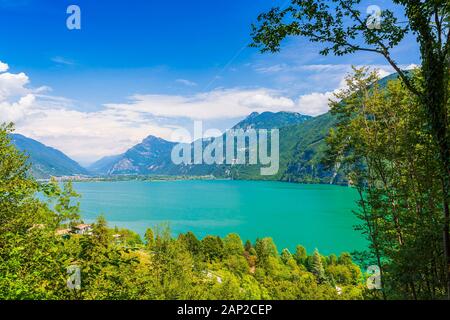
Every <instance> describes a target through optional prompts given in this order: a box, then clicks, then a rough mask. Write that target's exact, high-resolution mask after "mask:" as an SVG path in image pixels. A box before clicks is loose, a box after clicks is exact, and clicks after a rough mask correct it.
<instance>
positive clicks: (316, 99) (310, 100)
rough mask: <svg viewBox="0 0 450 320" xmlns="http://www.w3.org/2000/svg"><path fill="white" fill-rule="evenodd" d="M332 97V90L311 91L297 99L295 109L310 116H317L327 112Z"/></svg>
mask: <svg viewBox="0 0 450 320" xmlns="http://www.w3.org/2000/svg"><path fill="white" fill-rule="evenodd" d="M332 98H333V92H326V93H319V92H313V93H310V94H305V95H302V96H300V98H299V99H298V100H297V106H296V111H297V112H299V113H302V114H306V115H310V116H318V115H320V114H323V113H326V112H328V110H329V109H330V108H329V105H328V104H329V100H330V99H332Z"/></svg>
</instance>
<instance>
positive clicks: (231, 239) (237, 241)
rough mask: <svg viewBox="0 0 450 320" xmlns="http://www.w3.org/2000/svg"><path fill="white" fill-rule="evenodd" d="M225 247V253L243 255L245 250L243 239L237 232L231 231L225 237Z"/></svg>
mask: <svg viewBox="0 0 450 320" xmlns="http://www.w3.org/2000/svg"><path fill="white" fill-rule="evenodd" d="M223 247H224V253H225V255H242V254H243V252H244V245H243V244H242V240H241V238H240V237H239V235H238V234H236V233H230V234H229V235H227V236H226V237H225V238H224V239H223Z"/></svg>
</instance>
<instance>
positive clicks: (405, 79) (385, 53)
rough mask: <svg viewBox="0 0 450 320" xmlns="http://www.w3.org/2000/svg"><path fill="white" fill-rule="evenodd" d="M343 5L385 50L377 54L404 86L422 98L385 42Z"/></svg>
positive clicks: (342, 3)
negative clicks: (384, 59) (389, 66)
mask: <svg viewBox="0 0 450 320" xmlns="http://www.w3.org/2000/svg"><path fill="white" fill-rule="evenodd" d="M339 2H340V3H341V5H342V7H343V8H344V9H346V10H347V11H349V12H350V13H351V14H352V16H353V17H354V18H355V19H356V21H358V22H359V24H360V25H361V27H363V28H364V29H365V30H366V31H367V32H369V33H370V34H371V35H372V36H373V37H374V39H376V42H377V44H378V45H379V46H380V47H381V49H383V50H376V51H375V52H378V53H381V54H382V55H383V56H384V57H385V58H386V60H387V61H388V62H389V64H390V65H391V66H392V67H393V68H394V70H395V71H396V72H397V73H398V75H399V76H400V78H401V79H402V81H403V82H404V84H405V85H406V87H407V88H408V89H409V90H410V91H411V92H412V93H414V94H415V95H417V96H418V97H422V94H421V93H420V92H419V91H418V90H417V89H416V87H415V86H414V85H413V84H412V83H411V81H410V80H409V78H408V76H407V75H406V74H405V73H404V72H403V70H402V69H400V67H399V66H398V65H397V63H395V61H394V60H393V59H392V58H391V56H390V53H389V49H388V48H387V47H386V46H385V45H384V43H383V41H382V40H381V39H380V37H378V36H377V35H376V34H375V33H374V32H373V30H371V29H369V28H368V27H367V24H366V23H364V21H362V20H361V18H360V17H359V15H358V14H357V13H356V12H355V10H353V9H352V8H349V7H348V6H347V5H346V4H344V2H343V1H342V0H341V1H339Z"/></svg>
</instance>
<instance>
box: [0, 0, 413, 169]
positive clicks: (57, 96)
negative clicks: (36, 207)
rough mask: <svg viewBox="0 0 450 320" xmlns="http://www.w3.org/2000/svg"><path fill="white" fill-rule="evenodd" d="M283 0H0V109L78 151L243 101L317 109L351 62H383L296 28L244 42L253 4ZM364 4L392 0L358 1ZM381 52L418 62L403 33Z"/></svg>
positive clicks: (213, 117)
mask: <svg viewBox="0 0 450 320" xmlns="http://www.w3.org/2000/svg"><path fill="white" fill-rule="evenodd" d="M71 4H76V5H78V6H79V7H80V8H81V30H68V29H67V27H66V19H67V17H68V14H67V13H66V9H67V7H68V6H69V5H71ZM284 4H286V1H285V0H281V1H273V0H270V1H269V0H258V1H254V0H192V1H186V0H184V1H154V0H146V1H145V0H128V1H122V0H120V1H118V0H114V1H112V0H109V1H106V0H95V1H93V0H71V1H66V0H57V1H56V0H14V1H13V0H0V16H1V19H0V61H1V63H3V65H7V66H8V67H7V68H6V67H3V70H2V67H1V64H0V72H2V73H0V77H2V75H3V82H2V80H1V79H0V85H3V86H4V88H9V89H3V91H4V93H3V101H2V92H1V90H2V88H1V87H0V120H3V121H5V120H13V121H15V122H16V126H17V130H18V132H21V133H24V134H26V135H28V136H30V137H33V138H36V139H38V140H40V141H42V142H44V143H46V144H49V145H51V146H54V147H57V148H59V149H61V150H62V151H64V152H66V153H67V154H69V155H70V156H72V157H74V158H75V159H77V160H79V161H80V162H82V163H88V162H91V161H93V160H95V159H97V158H99V157H101V156H104V155H108V154H114V153H118V152H122V151H124V150H126V148H128V147H130V146H132V145H133V144H134V143H136V142H139V141H140V140H142V139H143V138H144V137H145V136H147V135H148V134H154V135H159V136H162V137H164V138H167V139H169V138H170V135H171V131H172V130H173V129H174V128H177V127H188V128H190V126H191V125H192V121H193V120H203V121H204V122H205V127H208V128H217V129H219V130H223V129H225V128H227V127H229V126H230V125H232V124H233V123H234V122H236V121H238V120H239V119H241V118H243V117H245V116H246V114H247V113H249V112H251V111H264V110H269V111H278V110H286V111H297V112H302V113H305V114H311V115H317V114H320V113H323V112H326V110H327V109H326V101H327V99H328V97H329V96H330V93H331V92H332V91H333V90H335V89H337V88H339V87H340V86H341V85H342V79H343V77H344V75H345V73H346V72H348V70H349V66H350V65H351V64H355V65H371V66H375V67H378V68H381V69H382V70H383V72H384V73H389V72H391V70H390V69H389V67H388V66H387V65H386V63H385V61H384V60H383V59H382V58H381V57H378V56H376V55H373V54H367V53H358V54H355V55H352V56H346V57H332V56H330V57H322V56H319V55H318V49H319V47H318V45H316V44H310V43H308V42H307V41H306V40H304V39H288V40H287V41H285V42H284V43H283V47H282V51H281V52H280V53H278V54H275V55H272V54H265V55H262V54H260V53H259V52H258V51H257V50H256V49H252V48H247V46H246V45H247V44H249V43H250V31H251V28H250V26H251V23H252V22H255V20H256V17H257V15H258V14H259V13H261V12H263V11H266V10H267V9H269V8H270V7H272V6H274V5H284ZM373 4H375V5H379V6H380V8H386V7H392V5H391V4H390V2H389V1H370V2H369V1H366V3H365V1H363V5H362V8H364V6H368V5H373ZM393 54H394V56H395V58H396V59H397V61H398V62H399V63H400V64H402V65H404V66H408V65H411V64H418V63H419V54H418V50H417V45H416V44H415V41H414V39H413V38H411V37H410V38H408V39H407V40H406V41H404V42H403V43H402V44H401V46H399V47H398V48H396V49H395V51H394V52H393ZM8 75H9V76H8ZM7 81H9V82H7ZM5 92H6V93H5ZM20 99H22V100H20ZM2 106H3V107H2ZM14 108H15V109H14Z"/></svg>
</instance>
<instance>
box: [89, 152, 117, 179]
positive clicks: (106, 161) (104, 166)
mask: <svg viewBox="0 0 450 320" xmlns="http://www.w3.org/2000/svg"><path fill="white" fill-rule="evenodd" d="M122 157H123V155H122V154H119V155H115V156H107V157H103V158H101V159H100V160H97V161H96V162H94V163H93V164H91V165H89V166H88V167H87V169H88V170H89V171H90V172H95V173H96V174H99V175H107V174H108V173H109V170H110V169H111V168H112V166H113V165H114V164H115V163H116V162H118V161H120V160H121V159H122Z"/></svg>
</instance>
